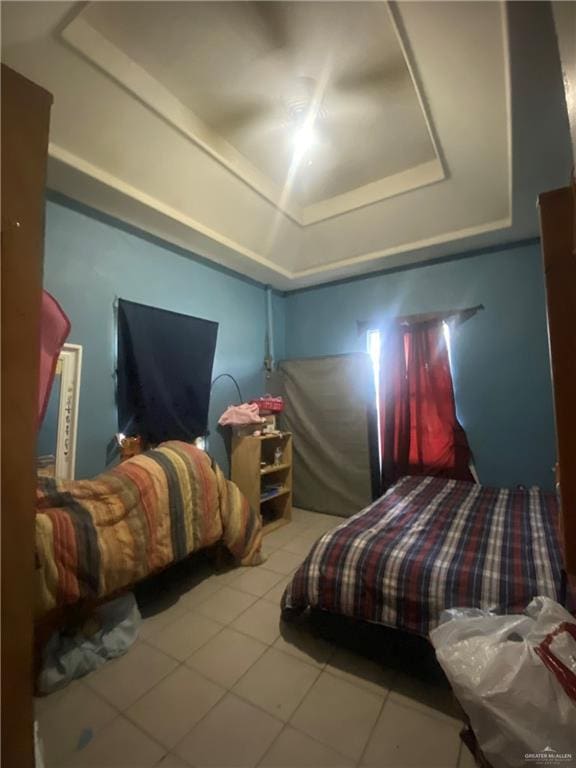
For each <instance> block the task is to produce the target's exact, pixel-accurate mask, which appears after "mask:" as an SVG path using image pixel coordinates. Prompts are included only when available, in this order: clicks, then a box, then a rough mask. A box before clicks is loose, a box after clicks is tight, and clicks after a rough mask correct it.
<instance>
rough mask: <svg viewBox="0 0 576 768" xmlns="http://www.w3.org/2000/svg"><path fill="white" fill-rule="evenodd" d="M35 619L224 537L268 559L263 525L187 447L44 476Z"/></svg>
mask: <svg viewBox="0 0 576 768" xmlns="http://www.w3.org/2000/svg"><path fill="white" fill-rule="evenodd" d="M38 482H39V486H38V492H37V511H36V566H37V570H36V573H37V591H36V594H37V599H36V615H37V616H41V615H43V614H44V613H46V612H47V611H48V610H50V609H51V608H54V607H55V606H60V605H66V604H70V603H74V602H76V601H78V600H80V599H82V598H101V597H105V596H106V595H108V594H111V593H112V592H115V591H116V590H118V589H121V588H123V587H126V586H129V585H132V584H134V583H136V582H137V581H139V580H140V579H143V578H144V577H145V576H148V575H149V574H151V573H153V572H154V571H157V570H159V569H162V568H164V567H165V566H167V565H169V564H170V563H172V562H175V561H177V560H181V559H182V558H184V557H186V555H188V554H189V553H191V552H194V551H196V550H198V549H202V548H204V547H208V546H210V545H212V544H215V543H216V542H218V541H222V542H223V543H224V545H225V546H226V547H227V548H228V549H229V550H230V552H231V553H232V554H233V555H234V556H235V558H236V560H237V562H238V563H240V564H243V565H256V564H258V563H260V562H261V561H262V557H261V554H260V549H261V544H262V521H261V519H260V516H259V514H258V513H254V512H252V511H251V510H250V507H249V505H248V502H247V500H246V499H245V497H244V496H243V495H242V494H241V493H240V491H239V490H238V488H237V486H236V485H234V483H232V482H230V481H228V480H226V479H225V477H224V475H223V474H222V471H221V470H220V468H219V467H218V466H217V465H216V464H213V463H212V462H211V459H210V457H209V456H208V455H207V454H206V453H204V452H203V451H200V450H198V449H197V448H195V447H194V446H192V445H189V444H187V443H182V442H177V441H173V442H168V443H163V444H162V445H161V446H160V447H158V448H156V449H154V450H151V451H148V452H146V453H143V454H141V455H139V456H135V457H134V458H132V459H129V460H127V461H125V462H123V463H122V464H119V465H118V466H117V467H115V468H114V469H112V470H110V471H109V472H105V473H104V474H101V475H98V476H97V477H95V478H94V479H92V480H76V481H58V480H54V479H53V478H39V481H38Z"/></svg>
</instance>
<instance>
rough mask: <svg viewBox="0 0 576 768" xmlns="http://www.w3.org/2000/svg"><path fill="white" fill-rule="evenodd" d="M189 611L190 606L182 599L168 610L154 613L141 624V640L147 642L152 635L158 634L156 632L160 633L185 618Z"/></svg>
mask: <svg viewBox="0 0 576 768" xmlns="http://www.w3.org/2000/svg"><path fill="white" fill-rule="evenodd" d="M144 610H145V609H144ZM187 611H188V606H187V605H186V601H185V600H183V599H180V600H178V602H176V603H173V604H172V605H170V606H169V607H168V608H165V609H163V610H158V612H157V613H154V614H152V615H151V616H148V617H147V618H143V619H142V622H141V624H140V629H139V630H138V637H139V639H140V640H146V639H147V638H149V637H152V635H154V634H156V632H159V631H160V630H161V629H163V628H164V627H167V626H168V625H169V624H170V623H171V622H173V621H175V620H176V619H178V618H180V616H184V614H185V613H187Z"/></svg>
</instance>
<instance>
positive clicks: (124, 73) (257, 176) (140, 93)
mask: <svg viewBox="0 0 576 768" xmlns="http://www.w3.org/2000/svg"><path fill="white" fill-rule="evenodd" d="M385 5H386V8H387V11H388V14H389V18H390V21H391V24H392V27H393V29H394V32H395V34H396V37H397V39H398V42H399V45H400V48H401V51H402V55H403V57H404V60H405V62H406V65H407V68H408V71H409V74H410V79H411V81H412V85H413V88H414V90H415V91H416V95H417V98H418V102H419V105H420V109H421V112H422V115H423V117H424V120H425V123H426V128H427V132H428V135H429V137H430V141H431V143H432V146H433V148H434V152H435V154H436V159H434V160H432V161H429V162H427V163H422V164H420V165H418V166H415V167H413V168H409V169H407V170H405V171H403V172H401V173H397V174H394V175H392V176H387V177H384V178H381V179H379V180H377V181H375V182H371V183H369V184H364V185H362V186H361V187H357V188H356V189H353V190H350V191H349V192H346V193H343V194H341V195H336V196H334V197H331V198H327V199H325V200H321V201H319V202H318V203H314V204H312V205H308V206H304V207H303V206H299V205H297V204H296V203H294V202H291V201H290V200H289V199H288V197H287V195H286V191H285V189H284V188H282V187H280V186H279V185H277V184H275V183H274V182H273V181H272V180H271V179H270V178H268V177H267V176H266V175H265V174H263V173H262V172H261V171H259V170H258V168H256V166H255V165H254V164H253V163H251V162H250V161H249V160H248V159H247V158H246V157H245V156H244V155H243V154H242V153H240V152H239V151H238V150H237V149H236V148H235V147H233V146H232V144H230V143H229V142H228V141H226V140H225V139H224V138H222V137H221V136H220V135H219V134H216V133H215V132H214V131H212V130H211V129H210V128H209V127H208V126H207V125H206V124H205V123H204V122H203V121H202V120H201V119H200V118H199V117H198V116H197V115H196V114H195V113H194V112H193V111H192V110H190V109H189V108H188V107H186V106H184V104H182V102H181V101H180V100H179V99H177V98H176V97H175V96H174V95H173V94H172V93H171V92H170V91H169V90H168V89H167V88H166V87H165V86H163V85H162V84H161V83H160V82H159V81H158V80H156V78H154V77H152V76H151V75H150V74H149V73H148V72H147V71H146V70H145V69H144V68H143V67H141V66H140V65H139V64H137V63H136V62H135V61H133V60H132V59H131V58H130V57H129V56H128V55H127V54H125V53H124V52H123V51H122V50H121V49H120V48H118V47H117V46H116V45H114V44H113V43H111V42H110V41H109V40H108V39H107V38H106V37H104V35H102V34H100V32H98V31H97V30H96V29H95V28H94V27H93V26H92V25H91V24H90V23H89V22H88V21H87V20H86V19H85V18H83V16H82V14H83V11H84V10H85V7H84V8H82V9H81V10H80V12H79V13H78V14H77V15H76V16H75V17H74V18H73V19H72V21H71V22H70V23H69V24H68V25H67V26H66V27H65V28H64V29H63V30H62V32H61V37H62V39H63V40H64V41H65V42H66V43H68V44H69V45H70V46H71V47H72V48H74V50H76V51H77V52H78V53H80V54H81V55H82V56H84V57H85V58H86V59H87V60H88V61H90V62H91V63H92V64H95V65H96V66H98V67H99V68H100V69H101V70H102V71H103V72H104V73H105V74H107V75H108V76H109V77H110V78H112V79H113V80H114V81H116V82H117V83H119V84H120V85H121V86H122V87H123V88H125V89H126V90H127V91H128V92H129V93H131V94H132V95H134V96H135V97H136V98H137V99H138V100H139V101H141V102H142V103H143V104H145V105H146V106H147V107H148V108H149V109H151V110H152V111H153V112H154V113H155V114H156V115H158V116H159V117H160V118H161V119H162V120H164V121H165V122H166V123H168V124H169V125H171V126H172V127H173V128H175V129H177V130H178V131H179V132H180V133H181V134H182V135H183V136H185V137H186V138H187V139H188V140H189V141H191V142H192V143H194V144H196V145H197V146H198V147H200V148H201V149H202V150H203V151H204V152H206V153H207V154H209V155H210V156H211V157H213V158H214V159H215V160H216V161H217V162H219V163H220V164H221V165H223V166H224V167H225V168H227V169H228V170H229V171H230V172H231V173H233V174H234V175H235V176H236V177H237V178H239V179H240V180H241V181H242V182H244V183H245V184H247V185H248V186H249V187H251V188H252V189H253V190H254V191H255V192H257V193H258V194H259V195H261V196H262V197H264V198H265V199H266V200H268V201H269V202H270V203H272V205H274V207H275V208H276V209H277V210H278V211H280V212H282V213H283V214H285V215H286V216H287V217H288V218H289V219H291V220H292V221H293V222H294V223H295V224H297V225H298V226H299V227H307V226H310V225H312V224H316V223H318V222H320V221H324V220H326V219H330V218H334V217H336V216H341V215H343V214H345V213H348V212H350V211H352V210H355V209H357V208H363V207H366V206H368V205H371V204H373V203H376V202H379V201H380V200H385V199H387V198H390V197H395V196H397V195H401V194H404V193H405V192H408V191H411V190H414V189H418V188H420V187H424V186H427V185H429V184H432V183H436V182H439V181H442V180H443V179H445V178H446V172H445V169H444V167H443V165H442V162H441V160H440V159H439V158H440V153H439V151H438V146H437V142H436V138H435V136H434V131H433V130H432V124H431V120H430V116H429V114H428V110H427V109H426V105H425V102H424V99H423V98H422V94H421V93H420V88H419V86H418V83H417V81H416V78H415V75H414V69H413V67H412V64H411V62H410V56H409V51H408V48H407V45H406V44H405V42H404V40H403V39H402V35H401V34H400V30H399V28H398V24H397V20H396V18H395V16H394V13H393V11H392V9H391V7H390V4H389V3H388V2H385Z"/></svg>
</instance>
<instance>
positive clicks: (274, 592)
mask: <svg viewBox="0 0 576 768" xmlns="http://www.w3.org/2000/svg"><path fill="white" fill-rule="evenodd" d="M291 581H292V576H284V578H282V579H281V580H280V581H279V582H278V584H276V586H275V587H273V588H272V589H271V590H270V591H269V592H266V594H265V595H264V600H268V602H269V603H274V604H275V605H276V606H277V607H279V606H280V602H281V600H282V595H283V594H284V591H285V589H286V587H287V586H288V584H290V582H291Z"/></svg>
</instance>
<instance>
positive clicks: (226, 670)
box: [186, 628, 268, 688]
mask: <svg viewBox="0 0 576 768" xmlns="http://www.w3.org/2000/svg"><path fill="white" fill-rule="evenodd" d="M267 647H268V646H267V645H265V644H264V643H261V642H260V641H259V640H256V639H255V638H253V637H248V636H247V635H243V634H242V633H241V632H236V631H235V630H233V629H229V628H226V629H223V630H222V632H220V633H219V634H218V635H216V637H214V638H213V639H212V640H210V642H208V643H206V645H204V646H203V647H202V648H200V650H198V651H196V652H195V653H193V654H192V656H190V658H189V659H188V661H187V662H186V664H187V665H188V666H189V667H191V668H193V669H195V670H197V671H198V672H200V673H201V674H202V675H204V676H205V677H207V678H209V679H210V680H214V682H216V683H218V684H219V685H222V686H224V688H232V686H233V685H234V684H235V683H237V682H238V680H239V679H240V678H241V677H242V675H243V674H244V673H245V672H246V671H247V670H248V669H250V667H251V666H252V664H254V662H255V661H256V660H257V659H259V658H260V656H262V654H263V653H264V651H265V650H266V649H267Z"/></svg>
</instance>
